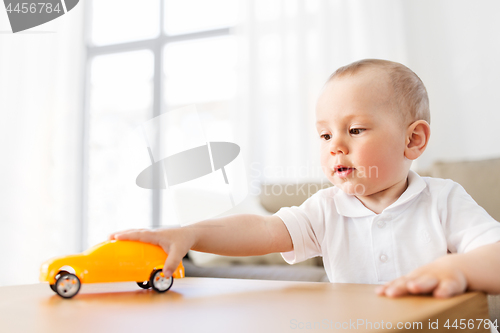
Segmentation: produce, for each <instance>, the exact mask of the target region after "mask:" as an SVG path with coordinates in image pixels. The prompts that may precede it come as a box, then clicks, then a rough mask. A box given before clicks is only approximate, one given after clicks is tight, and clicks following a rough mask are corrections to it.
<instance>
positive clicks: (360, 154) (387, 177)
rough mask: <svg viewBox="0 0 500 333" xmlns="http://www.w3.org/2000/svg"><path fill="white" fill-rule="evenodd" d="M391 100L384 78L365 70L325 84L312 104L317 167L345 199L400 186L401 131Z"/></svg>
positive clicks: (403, 166)
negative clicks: (318, 158)
mask: <svg viewBox="0 0 500 333" xmlns="http://www.w3.org/2000/svg"><path fill="white" fill-rule="evenodd" d="M391 98H392V89H391V86H390V84H389V82H388V79H387V74H385V73H384V72H381V71H380V70H377V69H365V70H363V71H362V72H359V73H356V74H355V75H353V76H348V77H342V78H335V79H334V80H332V81H330V82H329V83H328V84H327V85H326V86H325V88H324V90H323V92H322V93H321V95H320V97H319V99H318V103H317V106H316V121H317V122H316V126H317V130H318V134H319V135H320V140H321V166H322V168H323V172H324V173H325V174H326V176H327V177H328V179H329V180H330V181H331V182H332V183H333V184H334V185H335V186H338V187H340V188H341V189H342V190H343V191H344V192H346V193H348V194H352V195H356V196H357V197H364V196H370V195H372V194H376V193H379V192H381V191H384V190H386V189H389V188H390V187H392V186H395V184H397V183H400V182H401V181H403V180H406V176H407V174H408V170H409V168H410V164H411V161H409V160H407V159H405V156H404V150H405V132H406V126H405V125H404V124H403V122H402V120H401V118H400V117H398V116H397V114H396V112H397V111H394V110H393V104H392V103H391ZM382 193H383V192H382Z"/></svg>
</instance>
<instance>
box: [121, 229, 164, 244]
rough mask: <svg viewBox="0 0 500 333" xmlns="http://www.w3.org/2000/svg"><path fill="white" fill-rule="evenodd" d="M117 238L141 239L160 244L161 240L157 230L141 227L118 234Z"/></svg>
mask: <svg viewBox="0 0 500 333" xmlns="http://www.w3.org/2000/svg"><path fill="white" fill-rule="evenodd" d="M115 238H116V239H117V240H131V241H139V242H143V243H150V244H154V245H158V242H159V241H160V237H159V235H158V233H157V232H155V231H153V230H147V229H139V230H133V231H128V232H124V233H121V234H118V235H116V236H115Z"/></svg>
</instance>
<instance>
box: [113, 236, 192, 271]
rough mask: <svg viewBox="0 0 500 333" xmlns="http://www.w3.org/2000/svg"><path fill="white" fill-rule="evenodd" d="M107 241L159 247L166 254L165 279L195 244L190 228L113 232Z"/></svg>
mask: <svg viewBox="0 0 500 333" xmlns="http://www.w3.org/2000/svg"><path fill="white" fill-rule="evenodd" d="M109 239H110V240H113V239H116V240H132V241H139V242H143V243H150V244H153V245H158V246H160V247H161V248H162V249H163V250H164V251H165V252H166V253H168V257H167V260H166V261H165V265H164V267H163V274H165V276H166V277H167V278H169V277H170V276H172V274H173V272H174V271H175V269H176V268H177V266H178V265H179V263H180V262H181V260H182V258H183V257H184V256H185V255H186V253H187V252H188V251H189V249H191V247H192V246H193V245H194V244H195V236H194V233H193V231H192V229H190V228H170V229H156V230H148V229H130V230H125V231H120V232H115V233H113V234H111V235H109Z"/></svg>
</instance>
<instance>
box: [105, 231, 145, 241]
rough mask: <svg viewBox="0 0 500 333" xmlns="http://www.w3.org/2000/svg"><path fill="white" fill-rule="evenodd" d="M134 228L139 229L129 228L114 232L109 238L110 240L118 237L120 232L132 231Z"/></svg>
mask: <svg viewBox="0 0 500 333" xmlns="http://www.w3.org/2000/svg"><path fill="white" fill-rule="evenodd" d="M133 230H138V229H127V230H122V231H117V232H113V233H112V234H111V235H109V237H108V239H109V240H113V239H116V236H117V235H120V234H123V233H126V232H130V231H133Z"/></svg>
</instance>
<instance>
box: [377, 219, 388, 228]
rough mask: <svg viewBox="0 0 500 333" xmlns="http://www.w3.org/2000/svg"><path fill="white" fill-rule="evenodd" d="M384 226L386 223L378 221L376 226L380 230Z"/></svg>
mask: <svg viewBox="0 0 500 333" xmlns="http://www.w3.org/2000/svg"><path fill="white" fill-rule="evenodd" d="M386 224H387V223H386V222H385V221H378V222H377V226H378V227H379V228H380V229H382V228H385V226H386Z"/></svg>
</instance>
